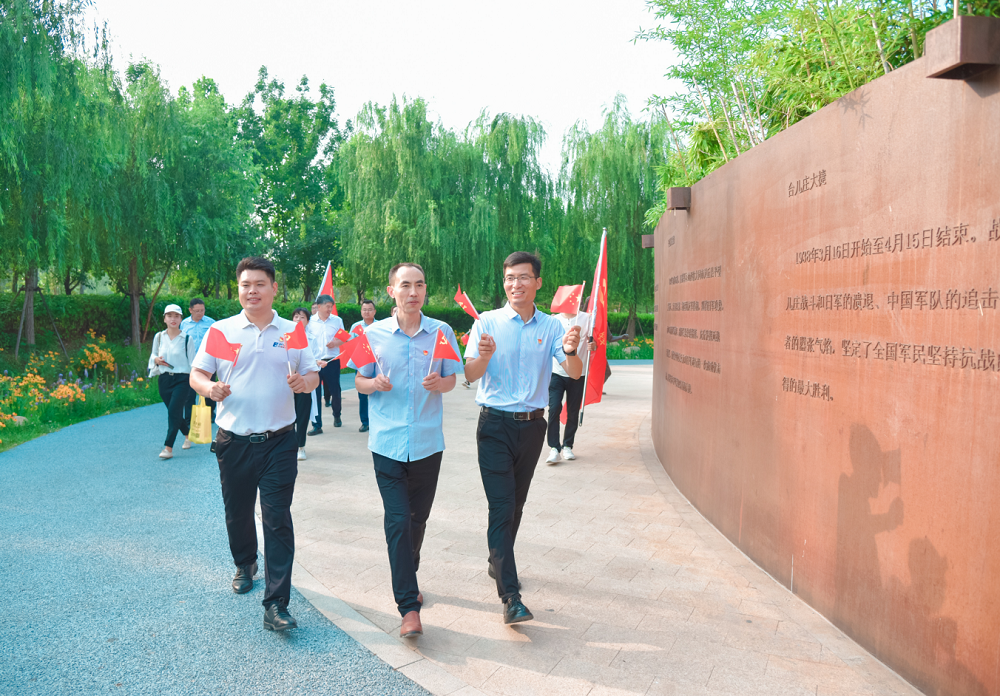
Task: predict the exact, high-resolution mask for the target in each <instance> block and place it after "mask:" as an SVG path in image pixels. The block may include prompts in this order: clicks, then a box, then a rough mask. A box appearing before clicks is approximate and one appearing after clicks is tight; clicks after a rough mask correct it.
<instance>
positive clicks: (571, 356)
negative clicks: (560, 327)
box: [563, 348, 576, 358]
mask: <svg viewBox="0 0 1000 696" xmlns="http://www.w3.org/2000/svg"><path fill="white" fill-rule="evenodd" d="M563 353H565V354H566V357H567V358H575V357H576V349H575V348H574V349H573V351H572V352H570V351H568V350H564V351H563Z"/></svg>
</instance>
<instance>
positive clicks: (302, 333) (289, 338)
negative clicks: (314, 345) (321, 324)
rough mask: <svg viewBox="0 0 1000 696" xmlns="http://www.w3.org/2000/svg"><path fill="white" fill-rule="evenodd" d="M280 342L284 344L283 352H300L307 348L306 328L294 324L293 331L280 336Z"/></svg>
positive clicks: (296, 323)
mask: <svg viewBox="0 0 1000 696" xmlns="http://www.w3.org/2000/svg"><path fill="white" fill-rule="evenodd" d="M281 340H282V341H283V342H284V344H285V350H302V349H303V348H308V347H309V339H308V338H307V337H306V327H305V325H304V324H301V323H299V322H295V329H294V330H292V331H289V332H288V333H286V334H281Z"/></svg>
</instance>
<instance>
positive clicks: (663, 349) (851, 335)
mask: <svg viewBox="0 0 1000 696" xmlns="http://www.w3.org/2000/svg"><path fill="white" fill-rule="evenodd" d="M924 63H925V59H922V60H918V61H916V62H914V63H911V64H910V65H907V66H905V67H903V68H901V69H899V70H895V71H893V72H891V73H889V74H888V75H887V76H885V77H882V78H880V79H879V80H877V81H875V82H874V83H871V84H869V85H867V86H865V87H863V88H861V89H859V90H857V91H855V92H852V93H851V94H849V95H847V96H845V97H844V98H842V99H841V100H839V101H838V102H837V103H835V104H832V105H830V106H828V107H827V108H825V109H823V110H822V111H820V112H819V113H817V114H815V115H814V116H812V117H810V118H808V119H806V120H805V121H803V122H801V123H799V124H797V125H795V126H793V127H792V128H790V129H788V130H787V131H785V132H783V133H781V134H780V135H777V136H775V137H773V138H771V139H770V140H769V141H768V142H766V143H764V144H762V145H760V146H758V147H756V148H754V149H753V150H751V151H750V152H748V153H746V154H744V155H743V156H741V157H739V158H738V159H736V160H734V161H733V162H730V163H729V164H728V165H726V166H725V167H723V168H721V169H719V170H718V171H716V172H714V173H713V174H711V175H710V176H708V177H706V178H705V179H704V180H702V181H700V182H698V183H697V184H696V185H694V186H693V187H692V189H691V209H690V211H683V210H678V211H668V212H667V213H666V214H665V215H664V216H663V218H662V220H661V221H660V223H659V226H658V227H657V229H656V236H655V253H656V273H657V275H656V283H657V287H656V302H657V309H656V312H657V315H656V316H657V326H656V358H655V374H656V378H657V379H656V380H655V383H654V385H655V386H654V392H653V399H654V407H653V439H654V441H655V446H656V451H657V454H658V456H659V459H660V461H661V462H662V463H663V466H664V468H665V469H666V470H667V472H668V473H669V474H670V476H671V477H672V479H673V480H674V482H675V483H676V485H677V486H678V487H679V488H680V490H681V491H683V493H684V494H685V495H686V496H687V497H688V498H689V499H690V500H691V501H692V503H693V504H694V505H695V506H697V508H698V509H699V510H700V511H701V512H702V513H703V514H704V515H705V516H706V517H707V518H708V519H709V520H711V521H712V523H713V524H715V525H716V526H717V527H718V528H719V529H720V530H721V531H722V532H723V533H724V534H726V536H728V537H729V538H730V539H731V540H732V541H733V543H735V544H736V545H738V546H739V548H740V549H742V550H743V551H744V552H745V553H746V554H747V555H749V556H750V557H751V558H752V559H753V560H754V561H756V562H757V563H758V564H760V565H761V566H762V567H763V568H764V569H766V570H767V571H768V572H769V573H770V574H771V575H773V576H774V577H775V578H776V579H777V580H779V581H780V582H782V583H784V584H785V585H786V586H788V587H790V588H791V589H792V591H793V592H794V593H795V594H796V595H798V596H800V597H801V598H802V599H804V600H805V601H806V602H808V603H809V604H811V605H812V606H813V607H815V608H816V609H817V610H818V611H820V612H821V613H823V614H824V615H825V616H827V617H829V618H830V619H831V620H832V621H833V622H834V623H835V624H836V625H837V626H839V627H841V628H842V629H843V630H844V631H846V632H847V633H848V634H849V635H850V636H852V637H853V638H855V639H856V640H857V641H858V642H859V643H861V644H862V645H863V646H865V647H866V648H867V649H869V650H870V651H871V652H872V653H873V654H875V655H876V656H877V657H879V658H880V659H882V660H883V661H885V662H886V663H887V664H889V665H890V666H892V667H893V668H894V669H896V670H897V671H898V672H899V673H900V674H901V675H902V676H904V677H905V678H906V679H908V680H909V681H911V682H912V683H914V684H915V685H916V686H917V687H919V688H920V689H922V690H924V691H925V692H926V693H929V694H998V693H1000V678H998V674H1000V328H998V327H1000V69H998V68H995V67H994V68H990V69H988V70H987V71H986V72H984V73H982V74H980V76H979V77H978V78H976V79H973V80H966V81H963V80H942V79H931V78H928V77H926V76H925V75H926V72H927V67H926V65H925V64H924Z"/></svg>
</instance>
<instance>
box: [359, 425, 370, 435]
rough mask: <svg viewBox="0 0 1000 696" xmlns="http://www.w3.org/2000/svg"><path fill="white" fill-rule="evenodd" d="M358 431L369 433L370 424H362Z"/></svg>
mask: <svg viewBox="0 0 1000 696" xmlns="http://www.w3.org/2000/svg"><path fill="white" fill-rule="evenodd" d="M358 432H359V433H367V432H368V426H367V425H362V426H361V427H360V428H358Z"/></svg>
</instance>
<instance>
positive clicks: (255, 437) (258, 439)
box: [250, 433, 267, 445]
mask: <svg viewBox="0 0 1000 696" xmlns="http://www.w3.org/2000/svg"><path fill="white" fill-rule="evenodd" d="M250 442H252V443H253V444H255V445H259V444H260V443H262V442H267V433H254V434H252V435H251V436H250Z"/></svg>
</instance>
